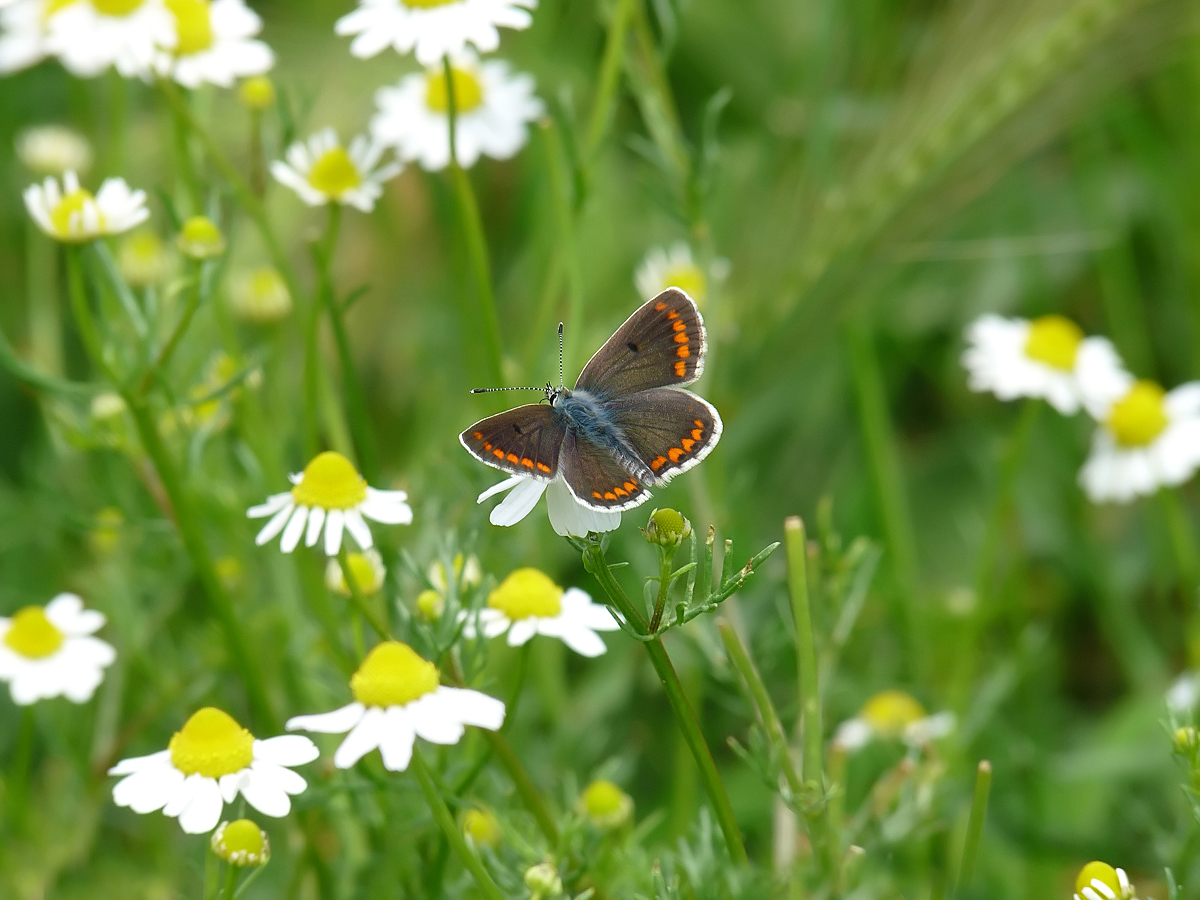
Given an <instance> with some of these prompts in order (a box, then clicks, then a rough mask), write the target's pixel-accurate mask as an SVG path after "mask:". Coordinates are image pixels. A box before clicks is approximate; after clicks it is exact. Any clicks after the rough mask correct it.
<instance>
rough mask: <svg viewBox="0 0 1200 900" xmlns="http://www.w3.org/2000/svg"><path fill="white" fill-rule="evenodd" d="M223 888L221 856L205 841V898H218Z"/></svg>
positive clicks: (206, 899)
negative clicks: (218, 893)
mask: <svg viewBox="0 0 1200 900" xmlns="http://www.w3.org/2000/svg"><path fill="white" fill-rule="evenodd" d="M220 889H221V858H220V857H219V856H217V854H216V853H214V852H213V851H212V848H211V847H209V846H208V842H207V841H205V846H204V900H217V891H219V890H220Z"/></svg>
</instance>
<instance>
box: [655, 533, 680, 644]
mask: <svg viewBox="0 0 1200 900" xmlns="http://www.w3.org/2000/svg"><path fill="white" fill-rule="evenodd" d="M674 556H675V553H674V551H671V552H669V553H668V552H666V551H665V548H664V550H662V551H660V556H659V559H658V596H657V597H655V598H654V615H653V616H651V618H650V633H651V634H654V632H656V631H658V626H659V625H661V624H662V617H663V610H664V609H666V608H667V594H669V593H670V592H671V564H672V562H673V561H674Z"/></svg>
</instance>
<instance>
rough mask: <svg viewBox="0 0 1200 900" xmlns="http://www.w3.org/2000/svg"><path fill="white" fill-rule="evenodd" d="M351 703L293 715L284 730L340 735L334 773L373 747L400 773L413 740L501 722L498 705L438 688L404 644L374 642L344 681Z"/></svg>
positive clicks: (428, 667)
mask: <svg viewBox="0 0 1200 900" xmlns="http://www.w3.org/2000/svg"><path fill="white" fill-rule="evenodd" d="M350 692H351V694H353V695H354V702H353V703H351V704H350V705H349V706H343V707H342V708H341V709H335V710H334V711H333V712H328V713H322V714H320V715H315V716H296V717H295V718H293V719H290V720H289V721H288V723H287V729H288V730H289V731H296V730H301V731H310V732H316V733H319V734H345V735H346V739H345V740H344V741H342V744H341V746H340V747H338V749H337V753H335V754H334V757H333V763H334V765H335V766H337V767H338V768H339V769H349V768H350V767H351V766H353V765H354V764H355V763H357V762H358V761H359V760H360V759H362V758H363V757H364V756H366V755H367V754H368V753H370V752H371V751H372V750H374V749H375V748H376V747H378V748H379V751H380V753H381V754H382V756H383V765H384V768H387V769H389V770H391V771H393V772H403V771H404V770H405V769H407V768H408V763H409V761H410V760H411V759H412V751H413V742H414V741H415V740H416V738H418V737H421V738H424V739H425V740H427V741H430V742H432V743H434V744H456V743H458V741H459V739H460V738H461V737H462V736H463V732H464V731H465V726H467V725H475V726H477V727H479V728H486V729H488V730H489V731H495V730H496V729H498V728H499V727H500V726H501V725H502V724H503V723H504V704H503V703H501V702H500V701H499V700H496V699H495V698H493V697H489V696H487V695H486V694H481V693H480V692H479V691H472V690H466V689H464V688H453V687H443V686H441V684H440V681H439V675H438V670H437V666H435V665H434V664H433V663H431V662H429V661H428V660H425V659H422V658H421V657H420V656H418V655H417V653H416V652H415V651H414V650H413V649H412V648H411V647H409V646H408V645H407V644H402V643H400V642H399V641H385V642H384V643H382V644H378V645H377V646H376V647H375V648H374V649H373V650H372V651H371V652H370V653H368V654H367V658H366V659H365V660H364V661H363V664H362V665H361V666H359V668H358V671H357V672H355V673H354V675H353V676H351V678H350Z"/></svg>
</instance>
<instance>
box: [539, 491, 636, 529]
mask: <svg viewBox="0 0 1200 900" xmlns="http://www.w3.org/2000/svg"><path fill="white" fill-rule="evenodd" d="M546 512H547V513H549V515H550V525H551V527H553V528H554V531H555V533H556V534H560V535H562V536H563V537H566V536H568V535H573V536H575V537H587V536H588V534H589V533H590V532H595V533H596V534H601V533H603V532H606V531H612V530H614V529H615V528H618V527H619V526H620V524H621V514H620V513H619V512H607V511H604V510H598V509H592V508H591V507H590V506H584V505H583V504H582V503H580V502H579V501H578V500H576V499H575V497H574V496H573V495H572V494H571V491H570V490H569V489H568V488H567V486H566V484H565V483H564V482H563V481H562V480H560V479H556V480H555V481H552V482H551V483H550V486H549V488H548V489H547V491H546Z"/></svg>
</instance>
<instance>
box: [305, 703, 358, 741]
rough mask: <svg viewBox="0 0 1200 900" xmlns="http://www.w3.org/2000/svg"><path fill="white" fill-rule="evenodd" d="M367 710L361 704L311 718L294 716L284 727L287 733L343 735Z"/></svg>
mask: <svg viewBox="0 0 1200 900" xmlns="http://www.w3.org/2000/svg"><path fill="white" fill-rule="evenodd" d="M366 712H367V708H366V707H365V706H363V705H362V704H361V703H351V704H349V705H348V706H343V707H342V708H341V709H335V710H334V711H333V712H327V713H320V714H318V715H313V716H294V717H293V718H291V719H288V721H287V725H286V726H285V727H286V728H287V730H288V731H312V732H315V733H317V734H345V733H346V732H348V731H350V730H351V729H353V728H354V726H355V725H357V724H358V723H359V722H361V721H362V719H363V716H364V715H366Z"/></svg>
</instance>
